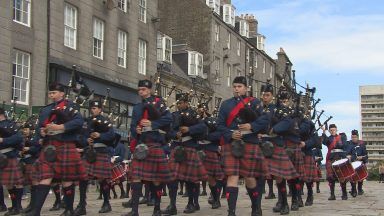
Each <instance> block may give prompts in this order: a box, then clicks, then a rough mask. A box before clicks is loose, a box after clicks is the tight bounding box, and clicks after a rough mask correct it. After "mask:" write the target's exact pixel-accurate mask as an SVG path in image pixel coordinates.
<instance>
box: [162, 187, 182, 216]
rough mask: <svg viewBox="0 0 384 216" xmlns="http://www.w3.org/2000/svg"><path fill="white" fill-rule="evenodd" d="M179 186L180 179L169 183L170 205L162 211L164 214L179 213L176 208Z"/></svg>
mask: <svg viewBox="0 0 384 216" xmlns="http://www.w3.org/2000/svg"><path fill="white" fill-rule="evenodd" d="M177 187H178V181H177V180H176V181H172V182H170V183H168V190H169V200H170V203H169V206H167V208H166V209H165V210H162V211H161V214H164V215H177V208H176V197H177Z"/></svg>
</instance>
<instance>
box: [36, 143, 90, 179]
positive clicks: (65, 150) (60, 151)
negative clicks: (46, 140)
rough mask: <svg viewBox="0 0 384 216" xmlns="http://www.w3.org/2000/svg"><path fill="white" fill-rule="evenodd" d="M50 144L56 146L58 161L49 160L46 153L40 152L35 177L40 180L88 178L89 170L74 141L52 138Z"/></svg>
mask: <svg viewBox="0 0 384 216" xmlns="http://www.w3.org/2000/svg"><path fill="white" fill-rule="evenodd" d="M50 145H54V146H55V147H56V155H57V158H56V161H55V162H48V161H47V160H46V159H45V154H44V153H42V154H40V156H39V159H38V160H37V161H36V162H35V169H36V175H34V178H35V179H37V180H38V181H41V180H44V179H50V178H52V179H54V180H59V181H77V180H83V179H87V172H86V170H85V167H84V166H83V163H82V161H81V158H80V153H79V152H77V150H76V144H75V143H74V142H61V141H57V140H51V141H50ZM44 147H45V146H44ZM44 147H43V148H44Z"/></svg>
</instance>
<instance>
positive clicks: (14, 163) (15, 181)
mask: <svg viewBox="0 0 384 216" xmlns="http://www.w3.org/2000/svg"><path fill="white" fill-rule="evenodd" d="M7 160H8V165H7V166H6V167H5V168H4V169H2V170H1V172H0V185H6V186H15V185H23V183H24V178H23V172H22V171H21V167H20V164H19V161H18V160H17V158H8V159H7ZM1 196H2V195H1Z"/></svg>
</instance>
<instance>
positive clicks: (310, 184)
mask: <svg viewBox="0 0 384 216" xmlns="http://www.w3.org/2000/svg"><path fill="white" fill-rule="evenodd" d="M306 185H307V190H308V194H307V200H306V201H305V206H311V205H312V204H313V189H312V187H313V182H306Z"/></svg>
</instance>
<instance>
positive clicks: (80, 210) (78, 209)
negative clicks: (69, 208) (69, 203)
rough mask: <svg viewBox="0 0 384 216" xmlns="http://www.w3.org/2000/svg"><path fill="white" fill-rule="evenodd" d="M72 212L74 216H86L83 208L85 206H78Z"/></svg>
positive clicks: (85, 210)
mask: <svg viewBox="0 0 384 216" xmlns="http://www.w3.org/2000/svg"><path fill="white" fill-rule="evenodd" d="M74 212H75V216H80V215H86V214H87V209H86V208H85V206H81V205H78V206H77V207H76V209H75V211H74Z"/></svg>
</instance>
